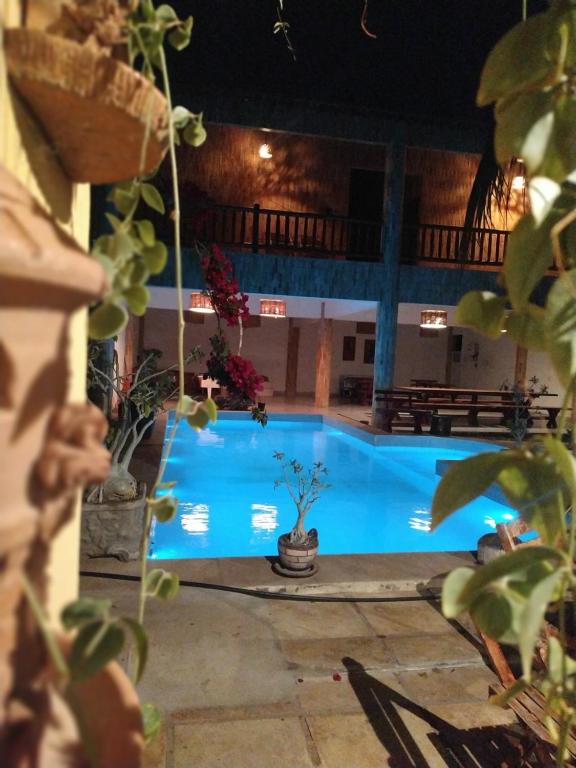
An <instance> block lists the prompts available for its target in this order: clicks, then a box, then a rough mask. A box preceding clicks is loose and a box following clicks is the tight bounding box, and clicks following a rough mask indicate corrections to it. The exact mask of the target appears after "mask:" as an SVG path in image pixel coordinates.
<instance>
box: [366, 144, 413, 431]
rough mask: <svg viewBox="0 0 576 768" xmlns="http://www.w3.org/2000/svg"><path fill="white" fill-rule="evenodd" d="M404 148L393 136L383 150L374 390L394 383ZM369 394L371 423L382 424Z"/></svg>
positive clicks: (374, 402) (404, 166)
mask: <svg viewBox="0 0 576 768" xmlns="http://www.w3.org/2000/svg"><path fill="white" fill-rule="evenodd" d="M405 171H406V148H405V146H404V144H403V143H401V142H399V141H397V140H394V141H392V142H391V143H390V144H389V145H388V147H387V150H386V177H385V181H384V206H383V210H382V220H383V232H382V265H383V271H384V282H383V284H384V294H383V295H382V296H381V297H380V301H379V302H378V307H377V310H376V344H375V351H374V390H376V389H387V388H389V387H392V386H393V385H394V358H395V354H396V328H397V324H398V277H399V274H400V245H401V234H402V203H403V198H404V175H405ZM380 421H381V419H380V417H379V415H378V414H377V411H376V399H375V397H373V398H372V425H373V426H375V427H380V426H382V425H381V423H380Z"/></svg>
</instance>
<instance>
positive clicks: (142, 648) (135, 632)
mask: <svg viewBox="0 0 576 768" xmlns="http://www.w3.org/2000/svg"><path fill="white" fill-rule="evenodd" d="M122 621H123V622H124V624H126V626H127V627H128V629H129V630H130V632H131V634H132V639H133V640H134V648H135V649H136V660H137V664H136V674H135V677H134V682H135V683H138V682H139V681H140V678H141V677H142V673H143V672H144V669H145V667H146V661H147V660H148V635H147V634H146V631H145V630H144V627H143V626H142V624H139V623H138V622H137V621H134V619H130V618H128V617H127V616H124V617H123V618H122Z"/></svg>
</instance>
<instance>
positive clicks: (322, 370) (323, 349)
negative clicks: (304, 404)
mask: <svg viewBox="0 0 576 768" xmlns="http://www.w3.org/2000/svg"><path fill="white" fill-rule="evenodd" d="M324 310H325V304H324V302H322V313H321V315H320V327H319V330H318V346H317V347H316V384H315V387H314V405H315V406H316V407H317V408H327V407H328V406H329V404H330V370H331V367H332V365H331V363H332V320H328V319H327V318H326V317H325V316H324Z"/></svg>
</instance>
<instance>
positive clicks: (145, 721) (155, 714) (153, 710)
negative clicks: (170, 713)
mask: <svg viewBox="0 0 576 768" xmlns="http://www.w3.org/2000/svg"><path fill="white" fill-rule="evenodd" d="M142 727H143V731H144V742H145V744H146V745H147V746H148V744H150V742H152V741H153V740H154V739H155V738H156V736H158V734H159V733H160V729H161V728H162V714H161V713H160V710H159V709H158V707H155V706H154V704H144V705H143V706H142Z"/></svg>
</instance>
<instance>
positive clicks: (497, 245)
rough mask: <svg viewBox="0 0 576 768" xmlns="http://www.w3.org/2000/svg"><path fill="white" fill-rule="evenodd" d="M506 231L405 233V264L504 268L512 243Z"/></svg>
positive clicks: (427, 228) (434, 228)
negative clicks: (423, 263)
mask: <svg viewBox="0 0 576 768" xmlns="http://www.w3.org/2000/svg"><path fill="white" fill-rule="evenodd" d="M509 234H510V233H509V232H508V231H506V230H498V229H464V227H448V226H443V225H441V224H420V225H419V226H418V227H412V228H410V227H406V228H404V230H403V231H402V250H401V259H402V261H403V262H407V263H416V262H437V263H447V262H452V263H458V264H464V265H465V264H473V265H485V266H492V267H500V266H502V264H503V263H504V252H505V250H506V244H507V242H508V235H509Z"/></svg>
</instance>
